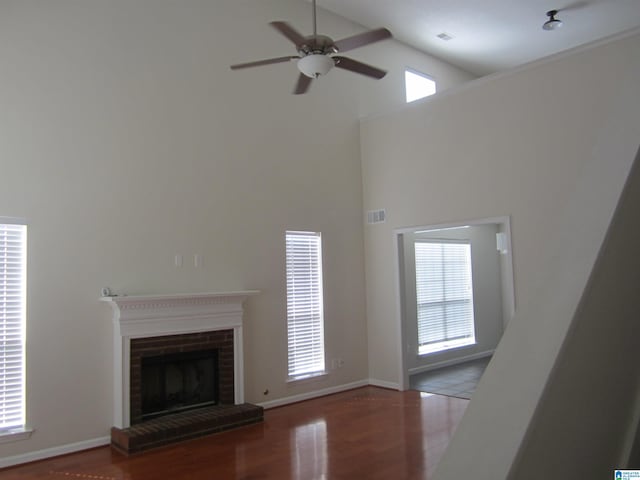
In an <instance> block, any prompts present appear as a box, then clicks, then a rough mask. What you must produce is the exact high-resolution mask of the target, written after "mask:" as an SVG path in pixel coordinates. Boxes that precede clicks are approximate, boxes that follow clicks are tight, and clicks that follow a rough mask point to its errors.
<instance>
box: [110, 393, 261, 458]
mask: <svg viewBox="0 0 640 480" xmlns="http://www.w3.org/2000/svg"><path fill="white" fill-rule="evenodd" d="M263 416H264V413H263V409H262V407H258V406H256V405H250V404H248V403H243V404H241V405H216V406H213V407H206V408H199V409H196V410H191V411H187V412H181V413H176V414H173V415H167V416H164V417H160V418H156V419H153V420H148V421H146V422H142V423H138V424H136V425H133V426H131V427H129V428H124V429H119V428H116V427H113V428H112V429H111V445H112V446H113V448H115V449H116V450H118V451H119V452H121V453H124V454H125V455H130V454H133V453H138V452H142V451H144V450H149V449H151V448H156V447H161V446H164V445H168V444H171V443H175V442H180V441H184V440H189V439H192V438H197V437H201V436H203V435H209V434H212V433H218V432H222V431H224V430H230V429H232V428H237V427H242V426H245V425H250V424H253V423H258V422H261V421H262V420H263Z"/></svg>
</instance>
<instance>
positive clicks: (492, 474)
mask: <svg viewBox="0 0 640 480" xmlns="http://www.w3.org/2000/svg"><path fill="white" fill-rule="evenodd" d="M639 49H640V35H638V34H637V32H636V34H635V36H627V37H626V38H624V39H621V40H619V41H617V42H613V43H608V44H605V45H600V46H597V47H594V48H592V49H587V50H582V51H580V52H575V53H574V54H572V55H563V56H560V57H557V58H556V59H554V60H553V61H548V62H543V63H540V64H537V65H532V66H528V67H525V68H522V69H520V70H517V71H514V72H510V73H508V74H505V75H498V76H495V77H492V78H486V79H481V80H478V81H475V82H472V83H470V84H468V85H467V86H465V87H462V88H461V89H459V90H457V91H455V92H451V93H450V94H449V95H447V94H445V95H442V96H436V97H433V98H431V99H429V100H428V101H425V102H423V103H421V104H419V105H411V106H408V107H407V108H405V109H403V110H402V111H399V112H397V113H394V114H391V115H385V116H382V117H376V118H371V119H368V120H366V121H364V122H362V126H361V130H362V158H363V161H362V165H363V166H362V169H363V184H364V208H365V210H368V209H373V208H385V209H386V212H387V222H386V223H385V224H378V225H371V226H368V227H367V228H366V229H365V264H366V281H367V319H368V323H367V328H368V345H369V352H370V355H369V370H370V374H371V375H372V376H373V377H375V378H379V379H381V380H383V381H387V382H394V381H397V379H398V377H399V375H400V372H399V368H398V361H399V358H400V352H399V351H398V350H399V349H398V338H397V337H398V331H399V329H398V328H397V325H398V313H397V312H398V304H399V300H398V298H397V294H396V292H397V287H396V286H395V285H394V278H395V275H394V262H395V261H396V256H395V254H394V250H393V230H394V229H398V228H404V227H408V226H413V225H429V224H442V223H453V222H456V223H457V222H464V221H465V219H473V218H485V217H492V216H506V215H509V216H510V218H511V219H512V221H511V231H512V242H513V256H514V277H515V296H516V299H517V312H516V315H515V317H514V319H513V320H512V321H511V322H510V323H509V326H508V327H507V329H506V330H505V333H504V336H503V340H502V342H501V343H500V345H499V346H498V349H497V351H496V354H495V355H494V357H493V361H492V363H491V366H490V368H489V369H488V370H487V372H486V373H485V375H484V377H483V379H482V381H481V382H480V384H479V386H478V389H477V390H476V392H475V394H474V399H473V401H472V402H471V403H470V405H469V407H468V409H467V412H466V414H465V417H464V418H463V420H462V422H461V423H460V425H459V427H458V431H457V434H456V435H455V437H454V439H453V441H452V442H451V444H450V446H449V449H448V450H447V452H446V453H445V456H444V457H443V460H442V461H441V464H440V467H439V470H438V472H439V473H438V476H437V478H443V479H449V478H461V477H464V476H465V475H468V474H469V472H473V475H474V478H478V479H487V480H489V479H491V480H495V479H498V478H506V475H507V473H508V471H509V468H510V466H511V465H512V463H513V461H514V458H515V456H516V453H517V451H518V448H519V446H520V444H521V442H522V438H523V436H524V433H525V431H526V429H527V427H528V425H529V423H530V421H531V418H532V416H533V412H534V410H535V407H536V405H537V403H538V400H539V398H540V395H541V392H542V390H543V387H544V385H545V383H546V381H547V379H548V377H549V373H550V371H551V369H552V366H553V364H554V362H555V358H556V356H557V353H558V350H559V348H560V345H561V343H562V341H563V339H564V337H565V335H566V332H567V329H568V326H569V324H570V322H571V319H572V318H573V313H574V312H575V309H576V305H577V304H578V301H579V298H580V295H581V294H582V291H583V290H584V286H585V284H586V281H587V278H588V275H589V272H590V270H591V267H592V265H593V262H594V260H595V258H596V255H597V252H598V249H599V247H600V245H601V243H602V239H603V238H604V234H605V231H606V229H607V226H608V224H609V221H610V219H611V215H612V212H613V210H614V208H615V205H616V202H617V199H618V197H619V194H620V191H621V189H622V185H623V183H624V181H625V178H626V176H627V174H628V171H629V168H630V165H631V162H632V160H633V158H634V156H635V152H636V150H637V148H638V139H639V138H640V96H638V95H637V85H638V82H639V81H640V57H639V56H638V55H637V52H638V51H639ZM444 198H446V199H447V201H446V202H444V201H442V199H444Z"/></svg>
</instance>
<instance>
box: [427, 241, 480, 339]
mask: <svg viewBox="0 0 640 480" xmlns="http://www.w3.org/2000/svg"><path fill="white" fill-rule="evenodd" d="M415 257H416V296H417V307H418V347H419V348H420V347H429V346H434V345H437V344H446V343H447V342H455V341H459V340H462V339H468V340H469V342H468V343H473V341H475V329H474V320H473V288H472V281H471V245H470V244H468V243H435V242H425V241H418V242H416V243H415ZM445 348H446V347H445V345H443V348H442V349H445ZM432 351H438V349H434V350H432Z"/></svg>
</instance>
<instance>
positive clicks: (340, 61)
mask: <svg viewBox="0 0 640 480" xmlns="http://www.w3.org/2000/svg"><path fill="white" fill-rule="evenodd" d="M333 61H334V62H335V64H336V67H338V68H343V69H345V70H349V71H351V72H355V73H359V74H361V75H366V76H367V77H373V78H377V79H378V80H379V79H381V78H382V77H384V76H385V75H386V74H387V72H385V71H384V70H380V69H379V68H376V67H372V66H371V65H367V64H366V63H362V62H358V61H357V60H353V59H351V58H347V57H333Z"/></svg>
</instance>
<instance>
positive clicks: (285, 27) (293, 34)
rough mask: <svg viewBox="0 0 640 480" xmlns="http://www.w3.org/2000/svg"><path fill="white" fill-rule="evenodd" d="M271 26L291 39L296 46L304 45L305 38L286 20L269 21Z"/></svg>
mask: <svg viewBox="0 0 640 480" xmlns="http://www.w3.org/2000/svg"><path fill="white" fill-rule="evenodd" d="M269 25H271V26H272V27H273V28H275V29H276V30H278V31H279V32H280V33H281V34H282V35H284V36H285V37H287V38H288V39H289V40H291V41H292V42H293V43H294V44H295V46H296V47H299V46H301V45H304V44H305V43H306V42H307V39H306V37H305V36H304V35H302V34H301V33H300V32H298V31H297V30H296V29H295V28H293V27H292V26H291V25H289V24H288V23H287V22H271V23H269Z"/></svg>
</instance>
